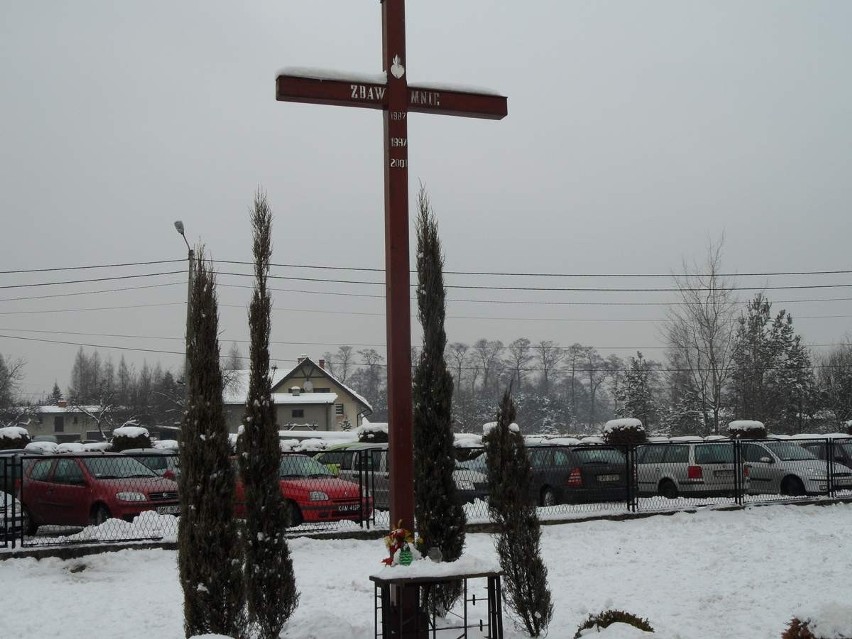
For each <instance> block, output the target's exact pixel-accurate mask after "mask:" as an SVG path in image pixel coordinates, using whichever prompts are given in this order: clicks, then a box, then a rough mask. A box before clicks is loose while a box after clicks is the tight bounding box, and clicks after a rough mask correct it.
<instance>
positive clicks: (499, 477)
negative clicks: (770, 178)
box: [485, 391, 553, 637]
mask: <svg viewBox="0 0 852 639" xmlns="http://www.w3.org/2000/svg"><path fill="white" fill-rule="evenodd" d="M486 441H487V445H486V448H485V453H486V462H487V466H488V489H489V499H488V510H489V512H490V514H491V518H492V519H493V520H494V523H495V524H496V525H497V529H498V533H497V543H496V545H497V554H498V555H499V556H500V567H501V568H502V569H503V574H504V575H505V579H504V581H503V584H504V591H505V598H506V603H507V605H508V606H509V608H510V609H511V610H512V611H513V612H514V613H515V614H516V615H517V616H518V618H519V619H520V623H521V624H522V625H523V627H524V628H525V629H526V631H527V632H528V633H529V634H530V636H532V637H539V636H541V635H542V634H543V633H545V631H546V630H547V626H548V624H549V623H550V620H551V618H552V617H553V604H552V603H551V600H550V590H549V589H548V587H547V568H546V567H545V565H544V562H543V561H542V559H541V527H540V525H539V521H538V516H537V515H536V512H535V506H534V505H533V503H532V502H531V501H530V500H529V485H530V462H529V458H528V456H527V451H526V447H525V446H524V440H523V437H521V433H520V430H519V429H518V426H517V424H515V403H514V402H513V401H512V396H511V394H510V393H509V391H506V393H505V394H504V395H503V401H502V402H501V404H500V410H499V411H498V412H497V424H496V426H495V427H494V428H493V429H492V430H491V432H489V433H488V437H487V438H486Z"/></svg>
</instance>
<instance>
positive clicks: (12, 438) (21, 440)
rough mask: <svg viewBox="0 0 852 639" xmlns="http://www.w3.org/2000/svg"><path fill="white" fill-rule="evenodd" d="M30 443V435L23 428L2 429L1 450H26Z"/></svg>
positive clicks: (0, 436) (0, 437)
mask: <svg viewBox="0 0 852 639" xmlns="http://www.w3.org/2000/svg"><path fill="white" fill-rule="evenodd" d="M29 443H30V434H29V432H27V429H26V428H22V427H21V426H6V427H5V428H0V450H9V449H11V448H26V446H27V444H29Z"/></svg>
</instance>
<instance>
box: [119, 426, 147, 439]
mask: <svg viewBox="0 0 852 639" xmlns="http://www.w3.org/2000/svg"><path fill="white" fill-rule="evenodd" d="M112 436H113V437H150V435H149V434H148V429H147V428H143V427H142V426H119V427H118V428H116V429H115V430H114V431H112Z"/></svg>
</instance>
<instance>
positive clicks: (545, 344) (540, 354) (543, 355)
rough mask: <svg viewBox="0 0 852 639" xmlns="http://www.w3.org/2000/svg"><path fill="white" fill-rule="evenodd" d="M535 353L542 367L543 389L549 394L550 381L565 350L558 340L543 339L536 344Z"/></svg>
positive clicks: (543, 391)
mask: <svg viewBox="0 0 852 639" xmlns="http://www.w3.org/2000/svg"><path fill="white" fill-rule="evenodd" d="M535 354H536V359H537V360H538V365H539V368H540V369H541V391H542V393H544V394H545V395H547V394H548V393H550V383H551V381H552V379H553V376H554V374H555V372H556V370H557V367H558V366H559V363H560V362H561V361H562V359H563V357H564V356H565V352H564V351H563V350H562V349H561V348H559V346H557V345H556V342H551V341H550V340H542V341H540V342H539V343H538V344H536V345H535Z"/></svg>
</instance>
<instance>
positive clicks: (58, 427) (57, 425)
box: [53, 415, 65, 433]
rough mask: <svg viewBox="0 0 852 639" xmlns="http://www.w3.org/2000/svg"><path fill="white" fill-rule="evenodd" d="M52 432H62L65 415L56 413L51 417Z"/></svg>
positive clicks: (63, 430)
mask: <svg viewBox="0 0 852 639" xmlns="http://www.w3.org/2000/svg"><path fill="white" fill-rule="evenodd" d="M53 432H54V433H64V432H65V416H64V415H56V416H55V417H54V418H53Z"/></svg>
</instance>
